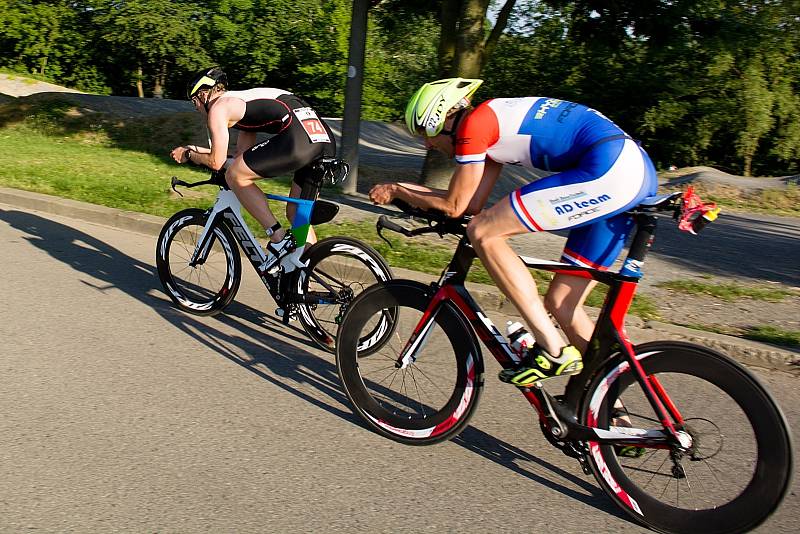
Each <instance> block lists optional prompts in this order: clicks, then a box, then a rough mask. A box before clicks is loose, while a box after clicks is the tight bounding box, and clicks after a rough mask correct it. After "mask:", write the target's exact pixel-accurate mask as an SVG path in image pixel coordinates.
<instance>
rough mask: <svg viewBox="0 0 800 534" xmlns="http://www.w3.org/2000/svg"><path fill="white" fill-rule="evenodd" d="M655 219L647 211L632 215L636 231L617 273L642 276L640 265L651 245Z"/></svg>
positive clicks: (634, 276) (653, 237) (654, 232)
mask: <svg viewBox="0 0 800 534" xmlns="http://www.w3.org/2000/svg"><path fill="white" fill-rule="evenodd" d="M657 221H658V219H657V218H656V216H655V215H651V214H649V213H637V214H635V215H634V222H635V223H636V233H635V234H634V236H633V241H631V247H630V250H629V251H628V256H627V257H626V258H625V263H623V264H622V269H620V270H619V274H621V275H623V276H630V277H633V278H641V277H642V274H643V273H642V265H644V258H645V256H647V253H648V252H649V250H650V247H651V246H652V245H653V240H654V239H655V234H656V223H657Z"/></svg>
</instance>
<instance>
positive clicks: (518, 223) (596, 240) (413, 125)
mask: <svg viewBox="0 0 800 534" xmlns="http://www.w3.org/2000/svg"><path fill="white" fill-rule="evenodd" d="M481 83H482V80H471V79H462V78H451V79H446V80H439V81H436V82H432V83H428V84H425V85H424V86H423V87H422V88H420V89H419V90H418V91H417V92H416V93H415V94H414V96H413V97H412V98H411V100H410V102H409V104H408V107H407V109H406V124H407V126H408V128H409V129H410V130H411V131H412V132H413V133H416V134H420V135H423V136H425V141H426V146H427V147H428V148H435V149H437V150H439V151H441V152H443V153H445V154H447V155H448V156H449V157H454V158H455V160H456V162H458V163H459V165H458V166H457V168H456V170H455V172H454V174H453V177H452V179H451V181H450V186H449V188H448V190H447V191H443V190H434V189H429V188H426V187H423V186H420V185H417V184H406V183H400V184H379V185H377V186H375V187H374V188H373V189H372V191H370V197H371V198H372V200H373V201H375V202H377V203H380V204H384V203H388V202H391V201H392V200H393V199H395V198H396V199H400V200H403V201H405V202H408V203H409V204H411V205H413V206H416V207H419V208H423V209H437V210H441V211H443V212H445V213H446V214H447V215H449V216H452V217H457V216H460V215H463V214H476V215H475V217H473V219H472V221H471V222H470V224H469V226H468V228H467V231H468V235H469V237H470V241H471V243H472V245H473V247H474V248H475V251H476V253H477V254H478V257H479V258H480V259H481V261H482V262H483V264H484V266H485V267H486V269H487V270H488V271H489V274H490V275H491V276H492V278H493V279H494V281H495V282H496V283H497V286H498V287H499V288H500V289H501V291H503V293H504V294H505V295H507V296H508V298H509V299H510V300H511V302H512V303H513V304H514V305H515V306H516V307H517V309H518V310H519V312H520V314H521V315H522V317H523V318H524V319H525V321H526V322H527V324H528V327H529V328H530V329H531V331H532V333H533V334H534V337H535V339H536V345H534V347H533V348H531V349H530V350H528V352H527V355H526V357H525V358H523V361H522V363H521V364H520V366H519V367H518V368H517V369H511V370H504V371H503V372H501V376H500V378H501V379H502V380H504V381H507V382H511V383H513V384H515V385H519V386H529V385H532V384H534V383H535V382H537V381H539V380H543V379H546V378H550V377H553V376H559V375H564V374H575V373H578V372H580V371H581V369H582V360H581V355H580V352H581V351H583V350H585V348H586V343H587V342H588V339H589V338H590V336H591V334H592V331H593V329H594V323H593V322H592V320H591V319H590V318H589V317H588V315H587V314H586V312H585V311H584V309H583V303H584V301H585V299H586V297H587V296H588V295H589V293H590V291H591V289H592V288H593V287H594V285H595V284H596V282H594V281H592V280H590V279H588V278H582V277H578V276H571V275H566V274H557V275H556V276H555V278H554V279H553V281H552V282H551V284H550V287H549V290H548V292H547V295H546V296H545V301H544V303H543V302H542V300H541V299H540V298H539V296H538V293H537V291H536V284H535V282H534V280H533V278H532V276H531V275H530V272H529V271H528V269H527V268H526V267H525V265H524V263H522V260H520V259H519V257H518V256H517V255H516V254H515V253H514V251H513V250H512V249H511V247H510V246H509V245H508V243H507V242H506V240H507V239H508V238H509V237H511V236H513V235H517V234H522V233H527V232H538V231H552V230H564V229H569V230H570V231H569V237H568V239H567V242H566V245H565V247H564V251H563V254H562V261H565V262H568V263H572V264H575V265H582V266H589V267H594V268H597V269H607V268H608V267H609V266H610V265H611V264H612V263H613V262H614V260H615V259H616V258H617V256H619V253H620V251H621V250H622V246H623V244H624V241H625V238H626V237H627V235H628V233H629V232H630V230H631V228H632V221H631V219H630V217H629V216H627V215H625V213H624V212H625V211H626V210H628V209H630V208H631V207H632V206H635V205H636V204H638V203H639V202H640V201H641V200H642V199H644V198H645V197H647V196H650V195H652V194H654V193H655V191H656V187H657V178H656V172H655V168H654V167H653V164H652V162H651V161H650V158H649V157H648V156H647V154H646V153H645V152H644V150H643V149H642V148H641V147H639V145H638V144H637V143H636V142H635V141H634V140H633V139H631V138H630V137H629V136H628V135H627V134H625V132H623V131H622V130H621V129H620V128H619V127H618V126H617V125H616V124H614V123H613V122H612V121H610V120H609V119H608V118H606V117H605V116H603V115H602V114H601V113H599V112H597V111H595V110H593V109H591V108H588V107H586V106H584V105H581V104H576V103H573V102H567V101H564V100H559V99H555V98H544V97H528V98H496V99H491V100H487V101H486V102H483V103H482V104H481V105H479V106H478V107H476V108H474V109H473V108H471V107H470V106H469V100H470V98H471V96H472V94H473V93H474V92H475V91H476V90H477V88H478V87H479V86H480V84H481ZM506 164H509V165H520V166H523V167H527V168H531V169H533V168H537V169H543V170H546V171H552V172H554V174H551V175H549V176H547V177H545V178H540V179H538V180H535V181H532V182H531V183H529V184H527V185H525V186H523V187H521V188H520V189H517V190H516V191H514V192H512V193H511V194H510V195H509V197H508V200H507V201H503V202H498V203H497V204H495V205H494V206H492V207H491V208H489V209H487V210H485V211H481V210H482V209H483V207H484V204H485V203H486V200H487V199H488V197H489V193H490V192H491V190H492V188H493V187H494V185H495V183H496V182H497V179H498V177H499V175H500V171H501V170H502V167H503V165H506ZM548 312H550V313H552V314H553V316H554V317H555V319H556V320H557V321H558V323H559V325H560V326H561V328H562V330H563V331H564V332H565V334H566V335H567V338H568V339H569V343H571V344H566V343H565V342H564V340H563V339H562V338H561V336H560V335H559V333H558V331H557V330H556V328H555V326H554V325H553V323H552V322H551V320H550V318H549V317H548Z"/></svg>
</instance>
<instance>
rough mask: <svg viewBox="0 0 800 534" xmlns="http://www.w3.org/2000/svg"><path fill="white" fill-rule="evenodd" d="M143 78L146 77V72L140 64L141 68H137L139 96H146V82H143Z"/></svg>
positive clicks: (137, 91) (137, 90)
mask: <svg viewBox="0 0 800 534" xmlns="http://www.w3.org/2000/svg"><path fill="white" fill-rule="evenodd" d="M142 78H144V72H143V71H142V66H141V65H139V68H138V69H136V94H137V95H138V96H139V98H144V84H143V83H142Z"/></svg>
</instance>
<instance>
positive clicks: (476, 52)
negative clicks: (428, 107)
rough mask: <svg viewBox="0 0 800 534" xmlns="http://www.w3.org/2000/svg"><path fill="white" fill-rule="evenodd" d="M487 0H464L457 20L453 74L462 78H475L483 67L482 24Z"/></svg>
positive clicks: (487, 4)
mask: <svg viewBox="0 0 800 534" xmlns="http://www.w3.org/2000/svg"><path fill="white" fill-rule="evenodd" d="M488 7H489V0H464V2H463V3H462V6H461V13H460V15H459V20H458V39H457V40H456V56H455V59H454V62H453V63H454V66H455V73H456V75H457V76H462V77H464V78H476V77H478V76H480V74H481V67H482V65H483V47H484V24H485V21H486V10H487V9H488Z"/></svg>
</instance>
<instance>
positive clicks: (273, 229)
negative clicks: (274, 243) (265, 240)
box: [265, 222, 281, 237]
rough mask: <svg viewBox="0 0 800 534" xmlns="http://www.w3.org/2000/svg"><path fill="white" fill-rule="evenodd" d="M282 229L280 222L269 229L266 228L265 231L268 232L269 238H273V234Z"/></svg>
mask: <svg viewBox="0 0 800 534" xmlns="http://www.w3.org/2000/svg"><path fill="white" fill-rule="evenodd" d="M280 229H281V223H279V222H276V223H275V224H273V225H272V226H270V227H269V228H266V229H265V231H266V232H267V237H272V234H274V233H275V232H277V231H278V230H280Z"/></svg>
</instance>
